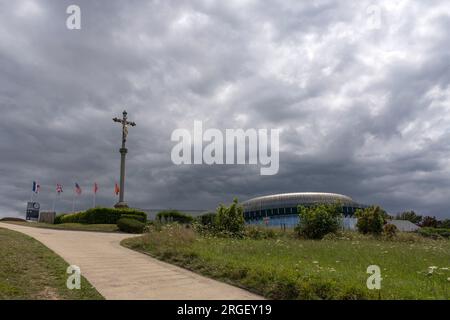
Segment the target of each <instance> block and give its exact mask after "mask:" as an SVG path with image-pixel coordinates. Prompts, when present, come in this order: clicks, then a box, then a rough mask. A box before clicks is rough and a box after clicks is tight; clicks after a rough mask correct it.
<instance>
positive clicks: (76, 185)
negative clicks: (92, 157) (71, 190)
mask: <svg viewBox="0 0 450 320" xmlns="http://www.w3.org/2000/svg"><path fill="white" fill-rule="evenodd" d="M75 192H76V193H77V194H78V195H80V194H81V187H80V185H79V184H78V183H75Z"/></svg>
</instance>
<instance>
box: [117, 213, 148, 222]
mask: <svg viewBox="0 0 450 320" xmlns="http://www.w3.org/2000/svg"><path fill="white" fill-rule="evenodd" d="M122 218H127V219H134V220H137V221H139V222H142V223H146V222H147V216H145V217H143V216H141V215H137V214H122V215H121V216H120V219H122Z"/></svg>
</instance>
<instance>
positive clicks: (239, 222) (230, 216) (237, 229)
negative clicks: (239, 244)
mask: <svg viewBox="0 0 450 320" xmlns="http://www.w3.org/2000/svg"><path fill="white" fill-rule="evenodd" d="M214 224H215V228H216V229H217V231H218V232H220V233H222V234H224V235H229V236H232V237H235V236H242V235H243V231H244V227H245V220H244V208H243V207H242V206H240V205H239V204H238V200H237V199H236V198H235V199H234V200H233V203H232V204H231V205H230V206H229V207H226V206H224V205H223V204H221V205H220V206H219V207H218V208H217V215H216V217H215V220H214Z"/></svg>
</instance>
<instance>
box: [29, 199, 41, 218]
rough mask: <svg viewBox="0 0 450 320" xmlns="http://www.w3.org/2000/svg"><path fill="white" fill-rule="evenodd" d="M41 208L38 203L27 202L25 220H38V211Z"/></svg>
mask: <svg viewBox="0 0 450 320" xmlns="http://www.w3.org/2000/svg"><path fill="white" fill-rule="evenodd" d="M40 208H41V206H40V204H39V202H33V201H29V202H28V203H27V216H26V219H27V220H38V219H39V209H40Z"/></svg>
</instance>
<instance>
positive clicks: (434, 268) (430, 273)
mask: <svg viewBox="0 0 450 320" xmlns="http://www.w3.org/2000/svg"><path fill="white" fill-rule="evenodd" d="M436 269H437V267H436V266H431V267H428V275H432V274H433V272H434V270H436Z"/></svg>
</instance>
